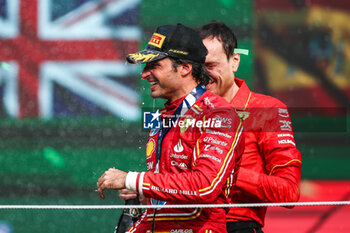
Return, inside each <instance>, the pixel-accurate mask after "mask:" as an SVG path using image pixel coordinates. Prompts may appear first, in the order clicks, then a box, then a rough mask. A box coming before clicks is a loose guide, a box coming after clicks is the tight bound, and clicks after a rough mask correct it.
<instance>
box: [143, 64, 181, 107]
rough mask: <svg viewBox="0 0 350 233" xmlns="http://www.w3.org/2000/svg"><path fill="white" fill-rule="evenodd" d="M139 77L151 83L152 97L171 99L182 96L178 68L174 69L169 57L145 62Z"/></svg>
mask: <svg viewBox="0 0 350 233" xmlns="http://www.w3.org/2000/svg"><path fill="white" fill-rule="evenodd" d="M141 78H142V79H145V80H147V81H148V82H149V83H150V84H151V87H150V90H151V96H152V97H153V98H164V99H167V100H169V101H173V100H176V99H177V98H180V97H182V96H181V95H182V93H180V90H181V77H180V74H179V70H177V71H175V69H174V67H173V63H172V61H171V60H170V59H169V58H164V59H162V60H158V61H154V62H149V63H147V64H146V66H145V68H144V69H143V71H142V73H141Z"/></svg>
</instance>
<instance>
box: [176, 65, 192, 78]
mask: <svg viewBox="0 0 350 233" xmlns="http://www.w3.org/2000/svg"><path fill="white" fill-rule="evenodd" d="M179 66H181V69H180V74H181V76H183V77H185V76H188V75H190V74H192V64H186V63H185V64H181V65H179Z"/></svg>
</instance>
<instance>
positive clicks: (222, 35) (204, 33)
mask: <svg viewBox="0 0 350 233" xmlns="http://www.w3.org/2000/svg"><path fill="white" fill-rule="evenodd" d="M197 32H198V34H199V36H200V37H201V38H202V39H206V38H216V39H218V40H219V41H221V44H222V47H223V48H224V51H225V54H226V56H227V59H229V58H230V57H231V56H232V55H233V53H234V49H235V48H237V38H236V35H235V34H234V33H233V31H232V30H231V29H230V28H229V27H228V26H226V24H224V23H222V22H219V21H215V20H214V21H211V22H210V23H207V24H205V25H203V26H201V27H200V28H198V29H197Z"/></svg>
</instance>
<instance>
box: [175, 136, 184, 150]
mask: <svg viewBox="0 0 350 233" xmlns="http://www.w3.org/2000/svg"><path fill="white" fill-rule="evenodd" d="M174 151H175V152H176V153H181V152H182V151H184V147H183V146H182V143H181V139H179V142H178V143H177V144H176V145H175V146H174Z"/></svg>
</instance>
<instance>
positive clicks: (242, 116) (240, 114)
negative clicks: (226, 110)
mask: <svg viewBox="0 0 350 233" xmlns="http://www.w3.org/2000/svg"><path fill="white" fill-rule="evenodd" d="M236 113H237V115H238V117H239V118H240V119H241V120H242V121H244V120H245V119H247V118H248V117H249V116H250V112H245V111H240V110H236Z"/></svg>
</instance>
